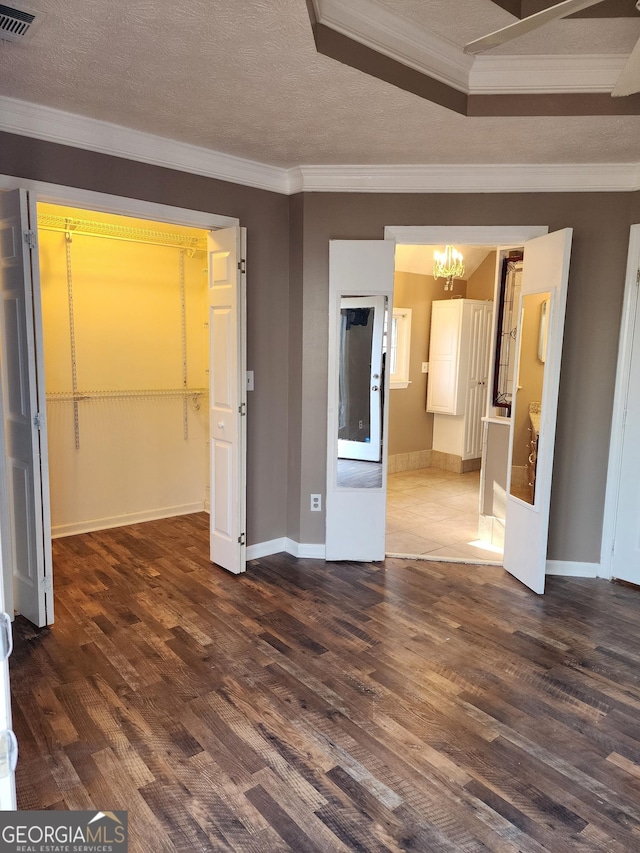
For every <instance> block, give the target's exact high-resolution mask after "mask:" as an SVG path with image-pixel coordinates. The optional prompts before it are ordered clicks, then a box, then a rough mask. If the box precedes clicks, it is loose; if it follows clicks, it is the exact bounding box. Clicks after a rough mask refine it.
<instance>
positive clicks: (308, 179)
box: [0, 97, 640, 228]
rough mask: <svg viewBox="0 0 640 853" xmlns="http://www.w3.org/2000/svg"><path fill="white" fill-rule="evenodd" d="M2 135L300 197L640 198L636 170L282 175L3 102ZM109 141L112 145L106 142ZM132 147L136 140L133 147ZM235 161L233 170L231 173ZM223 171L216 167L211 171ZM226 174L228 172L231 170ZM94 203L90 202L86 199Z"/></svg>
mask: <svg viewBox="0 0 640 853" xmlns="http://www.w3.org/2000/svg"><path fill="white" fill-rule="evenodd" d="M0 130H2V131H7V132H9V133H16V134H18V135H22V136H31V137H35V138H36V139H43V140H45V141H47V142H56V143H60V144H63V145H69V146H71V147H74V148H82V149H85V150H88V151H96V152H98V153H106V154H110V155H112V156H115V157H123V158H125V159H129V160H136V161H138V162H141V163H152V164H156V165H162V166H164V167H166V168H169V169H178V170H179V171H183V172H188V173H190V174H193V175H202V176H204V177H213V178H218V179H220V180H223V181H229V182H231V183H236V184H241V185H245V186H252V187H257V188H259V189H265V190H270V191H273V192H278V193H282V194H284V195H292V194H294V193H298V192H375V193H386V192H394V193H398V192H402V193H474V192H479V193H490V192H500V193H515V192H635V191H636V190H640V162H639V163H579V164H571V163H548V164H539V163H538V164H537V163H520V164H518V163H508V164H497V163H495V164H494V163H484V164H483V163H478V164H469V163H461V164H446V163H445V164H432V165H420V164H417V165H410V164H409V165H405V164H400V165H393V164H391V165H377V166H375V165H374V166H363V165H349V166H347V165H331V166H317V165H301V166H296V167H293V168H291V169H277V168H276V167H273V166H268V165H266V164H263V163H256V162H255V161H252V160H243V159H242V158H240V157H230V156H229V155H228V154H222V153H220V152H216V151H211V150H210V149H205V148H198V147H197V146H193V145H188V144H187V143H183V142H177V141H176V140H171V139H165V138H163V137H161V136H154V135H152V134H149V133H141V132H140V131H133V130H128V129H127V128H123V127H120V126H119V125H114V124H109V123H108V122H104V121H98V120H97V119H91V118H87V117H85V116H75V115H72V114H71V113H65V112H62V111H61V110H54V109H52V108H51V107H43V106H39V105H38V104H30V103H27V102H26V101H16V100H14V99H12V98H3V97H0ZM105 140H107V142H105ZM132 140H134V141H135V145H134V144H133V142H132ZM231 161H232V165H233V168H231ZM215 164H218V166H217V168H214V165H215ZM227 167H228V168H227ZM16 186H22V187H26V188H27V189H36V190H37V191H38V193H39V195H40V197H41V200H42V201H52V202H54V203H63V202H61V201H60V198H59V194H60V187H58V186H57V185H55V184H47V183H43V182H41V181H29V180H27V179H24V178H6V179H5V180H4V182H3V183H2V184H1V186H0V188H2V189H13V188H14V187H16ZM65 197H66V198H67V199H68V201H67V202H65V203H69V204H76V206H79V207H82V206H87V207H93V208H94V209H96V210H100V209H103V208H101V206H100V201H99V199H100V198H103V199H107V200H109V199H111V200H115V199H117V200H118V205H119V209H117V210H116V209H114V208H113V205H112V204H110V205H109V206H108V208H104V209H108V210H109V211H110V212H114V213H121V214H122V215H125V216H126V215H131V214H132V211H131V210H130V209H128V204H137V207H138V208H140V206H142V205H145V206H146V208H147V211H148V212H146V213H139V214H138V215H140V216H143V217H145V218H149V219H157V218H159V217H161V216H163V215H165V214H160V213H158V212H155V211H154V208H156V207H158V206H157V205H154V204H153V203H152V202H138V203H136V202H133V201H129V200H128V199H122V198H119V197H116V196H110V195H108V194H106V193H96V192H91V191H88V190H81V189H66V188H65ZM87 199H89V200H87ZM171 209H172V210H175V211H177V212H178V214H179V215H178V218H176V220H175V221H176V224H184V225H196V226H197V227H208V226H207V224H206V221H205V222H203V221H202V219H200V220H198V221H197V222H194V221H193V219H192V218H191V216H192V214H193V211H188V210H185V209H184V208H171ZM205 215H206V216H207V217H209V219H210V220H211V221H212V222H213V221H214V220H215V223H216V224H215V226H212V227H219V228H224V227H229V226H231V225H235V224H237V223H238V220H237V219H233V218H231V217H212V215H211V214H205Z"/></svg>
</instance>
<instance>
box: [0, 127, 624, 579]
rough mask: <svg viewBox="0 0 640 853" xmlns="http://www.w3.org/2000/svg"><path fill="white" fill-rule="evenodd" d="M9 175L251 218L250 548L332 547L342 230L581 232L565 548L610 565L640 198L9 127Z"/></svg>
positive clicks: (556, 495)
mask: <svg viewBox="0 0 640 853" xmlns="http://www.w3.org/2000/svg"><path fill="white" fill-rule="evenodd" d="M0 173H1V174H9V175H16V176H20V177H24V178H26V179H29V178H30V179H35V180H41V181H46V182H50V183H58V184H62V185H66V186H72V187H81V188H85V189H92V190H96V191H99V192H106V193H110V194H113V195H120V196H125V197H129V198H139V199H143V200H147V201H155V202H160V203H164V204H169V205H175V206H178V207H186V208H193V209H195V210H205V211H207V210H208V211H211V212H212V213H217V214H226V215H230V216H237V217H239V218H240V220H241V222H242V224H243V225H245V226H246V227H247V229H248V258H247V268H248V276H247V283H248V366H249V368H250V369H253V370H255V380H256V390H255V391H254V392H252V393H251V394H250V395H249V406H248V418H247V427H248V507H247V515H248V537H247V538H248V541H249V543H252V542H258V541H263V540H266V539H272V538H276V537H280V536H284V535H291V536H292V538H295V539H297V540H298V541H301V542H307V543H318V542H323V541H324V513H318V512H315V513H311V512H310V511H309V503H308V501H309V497H308V496H309V494H310V493H311V492H314V493H315V492H320V493H324V490H325V480H326V459H325V456H326V399H327V325H328V317H327V311H328V255H329V252H328V246H329V240H330V239H381V238H382V237H383V234H384V226H385V225H446V224H452V225H456V224H460V225H518V224H526V225H548V226H549V227H550V228H551V229H552V230H555V229H558V228H565V227H573V228H574V244H573V255H572V262H571V272H570V281H569V294H568V301H567V320H566V332H565V342H564V350H563V368H562V374H561V381H560V400H559V407H558V430H557V444H556V456H555V466H554V480H553V490H552V506H551V523H550V532H549V557H550V558H552V559H556V560H576V561H586V562H588V561H596V560H598V558H599V548H600V534H601V526H602V512H603V503H604V491H605V478H606V470H607V461H608V446H609V434H610V420H611V416H610V413H611V406H612V400H613V389H614V381H615V370H616V357H617V349H618V336H619V325H620V314H621V307H622V295H623V284H624V277H625V267H626V255H627V248H628V239H629V225H630V223H631V222H639V221H640V194H639V193H634V194H626V193H580V194H574V195H572V194H563V193H558V194H554V193H532V194H504V195H500V194H481V195H461V194H452V195H445V194H442V195H441V194H436V195H427V194H406V195H402V194H384V195H377V194H369V193H353V194H342V193H308V194H305V195H304V196H303V197H293V198H290V199H289V198H287V197H285V196H281V195H278V194H276V193H269V192H265V191H261V190H256V189H252V188H249V187H243V186H237V185H233V184H227V183H225V182H223V181H216V180H212V179H207V178H203V177H200V176H198V175H191V174H188V173H184V172H179V171H172V170H169V169H163V168H159V167H156V166H150V165H146V164H143V163H137V162H134V161H129V160H124V159H120V158H117V157H110V156H106V155H101V154H94V153H91V152H88V151H82V150H80V149H75V148H70V147H67V146H62V145H56V144H53V143H46V142H41V141H38V140H34V139H29V138H27V137H22V136H13V135H11V134H4V133H2V134H0ZM290 209H291V212H292V225H291V232H290V231H289V210H290ZM290 237H291V238H292V239H291V240H290ZM290 251H291V255H290ZM290 257H291V260H292V264H293V268H292V272H291V280H290V281H289V261H290ZM290 311H291V314H290V313H289V312H290ZM290 395H291V398H290ZM576 436H579V437H580V440H579V441H578V440H576ZM289 437H290V441H289V450H288V447H287V444H288V438H289ZM298 472H299V473H298ZM287 483H288V487H287ZM577 495H579V496H580V499H579V500H578V499H576V496H577Z"/></svg>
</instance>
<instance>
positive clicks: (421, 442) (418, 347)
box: [389, 272, 466, 456]
mask: <svg viewBox="0 0 640 853" xmlns="http://www.w3.org/2000/svg"><path fill="white" fill-rule="evenodd" d="M465 291H466V282H464V281H460V280H456V281H455V282H454V290H453V295H455V296H465ZM450 295H451V294H450V293H448V292H447V293H445V291H444V284H443V280H442V279H439V280H438V281H436V280H435V279H434V278H433V276H430V275H418V274H417V273H410V272H397V273H396V274H395V278H394V284H393V305H394V308H411V311H412V314H411V355H410V360H409V379H410V381H411V384H410V385H409V387H408V388H396V389H393V390H391V391H390V392H389V455H390V456H392V455H394V454H396V453H413V452H414V451H417V450H430V449H431V448H432V447H433V415H432V414H431V413H430V412H427V411H426V408H425V407H426V404H427V378H428V374H426V373H423V372H422V362H423V361H428V360H429V337H430V331H431V304H432V302H433V300H434V299H446V298H447V297H448V296H450Z"/></svg>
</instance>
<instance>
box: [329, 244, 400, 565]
mask: <svg viewBox="0 0 640 853" xmlns="http://www.w3.org/2000/svg"><path fill="white" fill-rule="evenodd" d="M394 254H395V244H394V243H393V242H392V241H390V240H332V241H331V242H330V243H329V366H328V400H327V430H328V433H327V436H328V437H327V494H326V501H325V505H326V558H327V560H383V559H384V544H385V510H386V487H387V486H386V484H387V471H386V467H387V457H386V451H385V452H383V454H382V457H381V461H380V462H366V461H349V460H342V459H339V457H338V453H339V451H338V441H339V429H340V428H339V424H340V412H339V409H340V402H339V400H340V394H339V384H340V383H339V378H340V376H339V375H340V358H339V356H340V346H339V344H340V324H341V303H342V299H343V298H345V297H347V298H349V299H352V298H354V297H355V298H359V299H360V298H364V299H367V300H372V299H373V300H374V302H375V299H376V297H377V298H378V300H382V302H379V304H380V305H381V306H383V307H382V310H386V309H388V308H390V307H391V300H392V296H393V271H394V269H393V268H394ZM374 302H371V304H374ZM385 303H386V304H385ZM371 372H372V373H375V372H376V371H375V370H374V371H371ZM381 378H382V377H381ZM388 392H389V377H388V375H387V376H385V377H384V385H383V391H382V398H383V400H388ZM387 420H388V406H383V414H382V431H383V434H384V432H385V431H386V429H387ZM345 462H346V465H347V470H346V471H345V470H344V465H343V464H342V463H345Z"/></svg>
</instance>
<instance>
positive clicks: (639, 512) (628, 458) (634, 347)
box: [611, 226, 640, 585]
mask: <svg viewBox="0 0 640 853" xmlns="http://www.w3.org/2000/svg"><path fill="white" fill-rule="evenodd" d="M636 227H638V226H636ZM636 239H637V238H636ZM630 254H631V252H630ZM637 257H638V256H637V255H636V256H635V258H633V265H634V270H633V272H634V273H635V275H636V286H635V288H634V289H633V293H632V303H631V306H630V311H629V314H630V322H629V326H628V328H629V340H630V348H631V358H630V362H629V373H628V377H627V381H626V388H625V390H624V409H623V411H624V414H623V421H622V450H621V453H620V461H619V488H618V494H617V499H616V511H615V524H614V532H613V554H612V556H611V577H613V578H618V579H619V580H624V581H628V582H629V583H634V584H638V585H640V477H639V476H638V471H639V470H640V441H638V436H639V435H640V298H639V294H638V285H637V282H638V281H639V280H640V271H638V272H636V270H637Z"/></svg>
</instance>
